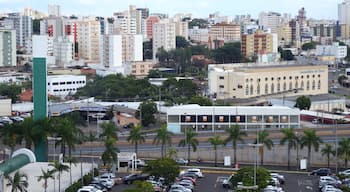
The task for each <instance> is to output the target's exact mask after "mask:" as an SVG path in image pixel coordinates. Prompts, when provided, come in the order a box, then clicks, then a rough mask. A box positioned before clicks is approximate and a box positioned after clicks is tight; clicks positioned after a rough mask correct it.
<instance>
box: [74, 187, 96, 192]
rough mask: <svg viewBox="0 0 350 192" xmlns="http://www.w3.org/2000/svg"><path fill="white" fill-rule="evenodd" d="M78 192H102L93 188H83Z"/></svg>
mask: <svg viewBox="0 0 350 192" xmlns="http://www.w3.org/2000/svg"><path fill="white" fill-rule="evenodd" d="M77 192H102V191H101V190H99V189H96V188H95V187H93V186H83V187H82V188H80V189H78V191H77Z"/></svg>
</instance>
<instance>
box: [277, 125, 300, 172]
mask: <svg viewBox="0 0 350 192" xmlns="http://www.w3.org/2000/svg"><path fill="white" fill-rule="evenodd" d="M282 134H283V137H282V139H281V140H280V144H281V145H285V144H286V143H287V144H288V154H287V155H288V169H289V168H290V150H291V148H293V149H295V148H296V147H297V145H298V138H297V136H296V135H295V132H294V129H293V128H285V129H282Z"/></svg>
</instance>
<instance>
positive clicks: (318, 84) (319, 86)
mask: <svg viewBox="0 0 350 192" xmlns="http://www.w3.org/2000/svg"><path fill="white" fill-rule="evenodd" d="M317 89H319V90H320V89H321V80H318V83H317Z"/></svg>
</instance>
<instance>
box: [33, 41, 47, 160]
mask: <svg viewBox="0 0 350 192" xmlns="http://www.w3.org/2000/svg"><path fill="white" fill-rule="evenodd" d="M47 43H48V42H47V36H33V101H34V117H33V119H34V121H37V120H40V119H43V118H46V117H47V80H46V77H47V67H46V55H47ZM46 153H47V145H46V139H44V140H41V141H35V149H34V154H35V157H36V160H37V162H47V155H46Z"/></svg>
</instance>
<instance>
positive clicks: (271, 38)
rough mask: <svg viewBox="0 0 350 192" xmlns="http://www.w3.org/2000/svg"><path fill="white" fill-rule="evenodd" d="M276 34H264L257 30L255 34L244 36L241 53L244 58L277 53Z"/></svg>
mask: <svg viewBox="0 0 350 192" xmlns="http://www.w3.org/2000/svg"><path fill="white" fill-rule="evenodd" d="M277 39H278V38H277V34H275V33H264V32H263V31H261V30H257V31H256V32H255V33H254V34H244V35H242V42H241V53H242V56H244V57H252V56H254V55H258V54H263V53H277V48H278V40H277Z"/></svg>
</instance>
